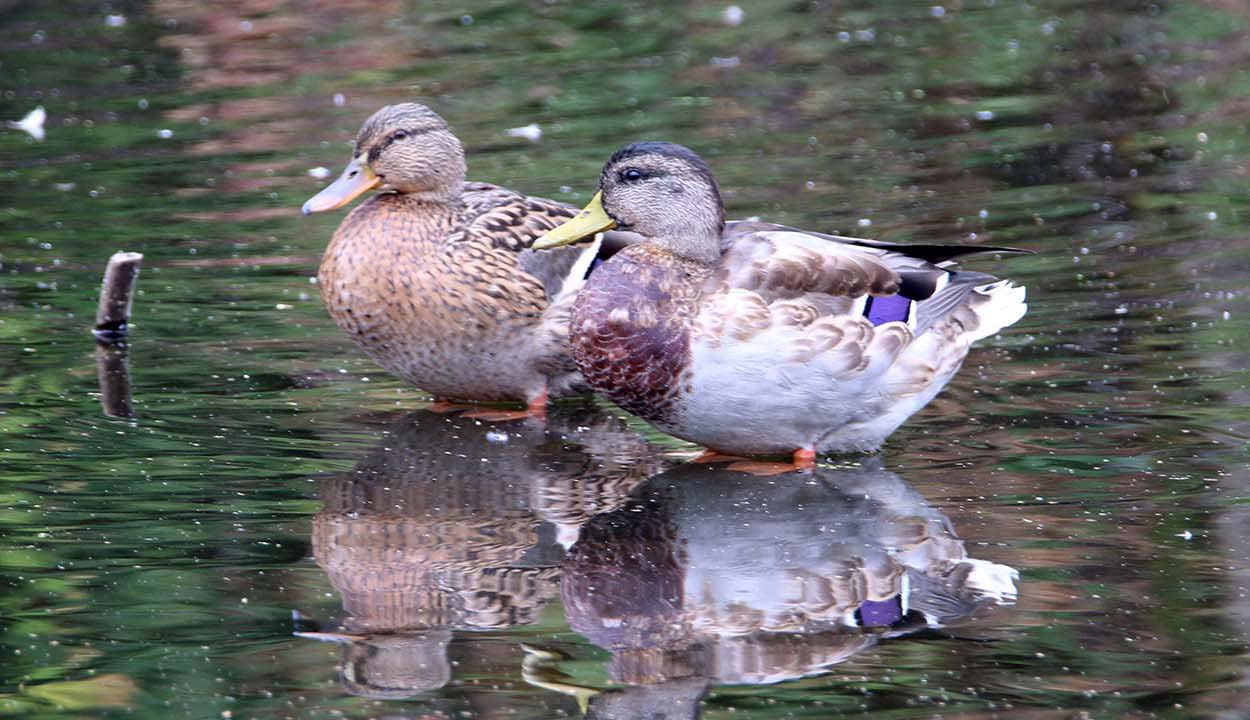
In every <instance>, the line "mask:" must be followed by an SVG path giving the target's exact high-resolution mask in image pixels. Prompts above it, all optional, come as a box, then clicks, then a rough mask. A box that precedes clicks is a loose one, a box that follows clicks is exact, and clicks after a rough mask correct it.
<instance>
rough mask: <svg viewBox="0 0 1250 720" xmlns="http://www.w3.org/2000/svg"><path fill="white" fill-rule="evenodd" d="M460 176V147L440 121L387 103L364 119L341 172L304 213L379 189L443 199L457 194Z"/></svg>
mask: <svg viewBox="0 0 1250 720" xmlns="http://www.w3.org/2000/svg"><path fill="white" fill-rule="evenodd" d="M464 176H465V167H464V149H463V148H462V147H461V145H460V141H459V140H458V139H456V136H455V135H453V134H452V132H451V129H450V128H449V127H447V123H446V122H444V121H443V119H442V118H441V117H439V116H438V115H437V114H436V113H435V112H434V111H433V110H431V109H429V108H427V107H426V106H424V105H419V104H417V103H401V104H399V105H387V106H386V107H384V108H382V109H381V110H378V111H377V112H375V113H374V114H373V115H372V116H370V117H369V119H368V120H365V123H364V125H362V126H361V127H360V132H359V133H357V134H356V146H355V149H354V150H353V151H352V159H351V161H349V162H348V163H347V167H346V168H345V169H344V170H343V174H342V175H340V176H339V178H338V179H337V180H335V181H334V182H333V183H331V184H330V185H329V186H327V187H326V188H325V189H324V190H322V191H321V192H320V193H318V194H317V195H315V196H314V197H313V198H312V199H310V200H309V201H308V202H306V203H305V204H304V213H305V214H307V213H311V212H319V211H322V210H333V209H335V208H340V207H342V206H344V205H346V204H347V203H349V202H351V201H352V200H353V199H355V198H356V197H357V196H359V195H361V194H362V193H365V192H367V191H369V190H371V189H373V188H375V187H380V186H386V187H389V188H391V189H394V190H396V191H398V192H401V193H407V194H411V195H415V196H418V197H421V198H422V199H427V200H434V201H447V200H451V199H454V198H456V197H458V196H459V195H460V192H461V189H462V187H463V184H464Z"/></svg>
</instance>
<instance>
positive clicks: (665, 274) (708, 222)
mask: <svg viewBox="0 0 1250 720" xmlns="http://www.w3.org/2000/svg"><path fill="white" fill-rule="evenodd" d="M609 228H621V229H625V230H633V231H635V232H637V233H638V234H640V235H642V236H643V237H644V238H646V240H645V242H642V243H639V244H635V245H631V246H630V247H627V248H625V249H624V250H622V251H621V252H619V253H617V254H616V255H615V256H613V257H612V259H610V260H608V261H607V262H606V263H604V265H603V266H602V267H600V268H598V269H597V270H596V271H595V274H594V275H593V276H591V277H590V279H589V280H588V281H587V282H586V285H585V287H584V288H583V289H582V291H581V293H580V295H579V297H578V299H577V303H576V306H575V307H574V310H573V315H572V320H571V322H570V334H571V336H572V347H573V356H574V358H575V359H576V360H577V365H578V367H579V368H580V369H581V371H582V374H583V375H584V376H585V377H586V379H587V381H588V382H589V383H590V385H591V387H592V388H594V389H595V390H596V391H598V392H600V393H602V394H604V395H606V396H607V397H608V398H609V399H611V400H612V401H613V402H615V403H617V404H618V405H620V406H621V407H623V408H625V409H626V410H629V411H631V412H633V413H635V414H637V415H639V416H641V417H642V418H644V419H646V420H648V421H650V422H651V423H652V424H654V425H655V426H656V427H658V428H660V429H661V430H663V431H665V432H667V433H670V434H672V435H675V436H677V437H680V438H683V439H686V440H690V441H692V442H696V443H699V444H701V445H706V446H707V447H709V448H712V449H714V450H717V451H721V452H725V453H731V454H735V455H780V454H793V456H794V461H795V464H800V465H807V464H810V463H811V462H812V460H813V459H814V457H815V455H816V453H818V452H825V451H871V450H875V449H877V448H878V447H879V446H880V445H881V443H882V442H884V441H885V439H886V437H888V436H889V435H890V433H892V432H893V431H894V430H895V429H896V428H897V427H898V426H899V425H900V424H902V422H903V421H904V420H906V419H907V418H908V417H909V416H911V415H912V414H913V413H915V412H916V411H917V410H919V409H920V408H922V407H924V405H925V404H926V403H927V402H929V400H931V399H932V398H933V396H934V395H936V394H937V393H938V391H939V390H941V389H942V387H943V386H944V385H945V384H946V383H947V381H949V380H950V379H951V377H953V376H954V374H955V372H956V371H957V370H958V369H959V366H960V364H961V363H962V362H963V359H964V357H965V356H966V355H967V354H968V348H969V347H970V346H971V345H972V343H973V342H974V341H976V340H978V339H980V338H984V337H987V336H989V335H992V334H994V333H996V332H998V331H999V330H1000V329H1001V328H1004V327H1006V326H1008V325H1011V324H1012V323H1014V322H1015V321H1016V320H1018V319H1020V317H1021V316H1022V315H1023V314H1024V311H1025V303H1024V288H1022V287H1017V286H1015V285H1012V284H1011V283H1010V282H1009V281H1005V280H1003V281H1000V280H997V279H996V278H994V277H992V276H989V275H985V274H982V273H974V272H967V271H957V270H955V269H953V268H951V267H950V263H949V261H950V260H951V259H952V258H955V257H958V256H960V255H966V254H968V253H975V252H983V251H986V250H1003V248H988V247H984V246H982V247H960V246H944V245H896V244H892V243H884V242H879V241H873V240H861V239H856V238H843V237H835V236H831V235H823V234H821V233H812V232H807V231H804V230H796V229H794V228H788V227H784V226H781V225H772V224H769V223H762V222H732V223H728V224H727V223H726V222H725V216H724V208H723V205H722V203H721V198H720V192H719V190H718V189H717V185H716V180H715V179H714V178H713V177H712V173H711V170H709V169H708V166H707V163H705V162H704V161H703V159H702V158H700V157H699V156H698V155H697V154H695V153H694V152H693V151H691V150H689V149H688V148H685V147H682V146H680V145H674V144H672V143H660V142H649V143H638V144H635V145H630V146H628V147H625V148H622V149H621V150H619V151H617V152H616V154H614V155H613V156H612V157H611V158H610V159H609V160H608V163H607V165H605V166H604V169H603V173H602V174H601V175H600V177H599V192H598V193H596V195H595V196H594V198H593V199H592V200H591V202H590V204H589V205H588V206H587V207H586V209H585V210H583V211H582V213H580V214H579V215H578V217H577V218H576V219H575V220H573V221H571V222H569V223H566V224H565V225H563V226H561V227H560V228H558V229H556V230H554V231H552V232H550V233H548V234H547V235H546V236H544V237H543V238H542V239H540V240H539V241H537V242H536V243H534V245H533V247H534V248H535V249H539V248H546V247H558V246H560V245H562V244H564V243H568V242H573V241H576V240H578V239H580V238H583V237H586V236H588V235H591V234H593V233H595V232H601V231H603V230H605V229H609Z"/></svg>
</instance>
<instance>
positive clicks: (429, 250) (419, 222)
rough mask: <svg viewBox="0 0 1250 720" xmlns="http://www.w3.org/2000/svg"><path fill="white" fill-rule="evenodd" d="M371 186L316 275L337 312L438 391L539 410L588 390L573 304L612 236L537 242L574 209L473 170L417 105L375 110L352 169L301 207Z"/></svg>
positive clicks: (379, 355) (371, 344) (368, 342)
mask: <svg viewBox="0 0 1250 720" xmlns="http://www.w3.org/2000/svg"><path fill="white" fill-rule="evenodd" d="M374 188H381V189H382V190H383V192H380V193H378V194H376V195H374V196H373V197H371V198H369V199H368V200H366V201H365V202H363V203H361V204H360V206H359V207H357V208H356V209H355V210H353V211H352V212H351V213H350V214H349V215H348V216H347V218H346V219H344V220H343V222H342V224H341V225H339V228H338V230H337V231H336V232H335V233H334V238H333V239H332V240H331V241H330V245H329V247H327V248H326V252H325V256H324V257H323V258H322V261H321V270H320V272H319V274H318V278H319V281H320V286H321V297H322V300H323V301H324V302H325V305H326V308H327V309H328V310H329V312H330V315H331V317H333V318H334V321H335V322H336V323H338V326H339V327H340V328H342V329H343V330H344V331H345V332H347V333H348V334H349V335H351V337H352V339H353V340H355V341H356V344H357V345H359V346H360V347H361V349H362V350H364V351H365V353H367V354H368V355H369V357H371V358H373V360H374V361H375V362H377V364H378V365H381V366H382V367H383V368H384V369H385V370H386V371H387V372H390V373H391V374H393V375H396V376H398V377H400V378H403V379H404V380H406V381H408V382H410V383H412V384H414V385H416V386H418V387H420V388H422V389H424V390H426V391H427V392H430V393H432V394H433V395H434V396H435V397H436V399H438V400H445V401H465V400H470V401H474V400H476V401H490V402H495V401H516V400H521V401H524V402H526V403H527V404H528V406H529V410H530V412H535V413H541V412H542V410H543V408H544V407H545V404H546V400H547V397H548V395H549V394H550V395H553V396H555V395H563V394H571V393H577V392H585V386H584V384H583V383H582V381H581V377H580V375H579V374H578V372H577V369H576V367H575V366H574V364H573V361H572V359H571V358H570V357H569V353H568V311H569V308H570V306H571V303H572V300H573V298H574V297H575V295H576V293H577V289H578V288H579V287H580V286H581V284H582V280H583V278H584V277H585V276H586V274H587V272H588V270H589V268H590V265H591V263H592V262H593V261H594V259H595V256H596V253H597V252H599V251H600V245H601V243H602V239H601V238H600V239H596V240H593V241H592V242H589V243H583V244H581V245H578V246H577V247H576V248H573V249H571V252H568V253H564V254H562V255H558V256H557V255H547V254H546V253H535V252H533V251H531V250H529V249H528V248H529V246H530V244H531V243H532V242H533V240H534V238H536V237H538V236H539V235H541V234H542V233H543V232H545V231H547V230H550V229H552V228H554V227H556V226H557V225H559V224H560V223H561V222H563V221H564V220H566V219H568V218H571V217H573V215H574V213H575V212H576V209H575V208H571V207H569V206H566V205H564V204H562V203H558V202H555V201H552V200H545V199H543V198H535V197H527V196H525V195H522V194H520V193H516V192H513V191H511V190H508V189H506V188H501V187H498V186H495V185H489V184H486V183H476V182H465V161H464V150H463V149H462V148H461V145H460V141H459V140H457V139H456V136H455V135H454V134H452V132H451V130H450V128H448V126H447V123H446V122H444V121H443V119H442V118H441V117H439V116H438V115H437V114H435V113H434V112H433V111H432V110H430V109H429V108H427V107H425V106H423V105H418V104H416V103H403V104H399V105H390V106H387V107H384V108H382V109H381V110H378V111H377V112H376V113H374V114H373V115H372V116H371V117H370V118H369V119H368V120H366V121H365V123H364V125H363V126H362V127H361V128H360V132H359V134H358V135H357V136H356V145H355V149H354V150H353V152H352V159H351V161H350V162H348V164H347V167H346V169H344V170H343V173H342V175H340V176H339V178H338V179H337V180H335V181H334V182H333V183H332V184H330V185H329V186H327V187H326V188H325V189H324V190H322V191H321V192H319V193H317V195H315V196H314V197H313V198H311V199H310V200H309V201H308V202H307V203H305V204H304V208H303V210H304V213H305V214H307V213H313V212H321V211H325V210H333V209H336V208H340V207H342V206H344V205H346V204H347V203H349V202H351V201H352V200H353V199H355V198H356V197H358V196H359V195H361V194H363V193H365V192H368V191H369V190H372V189H374Z"/></svg>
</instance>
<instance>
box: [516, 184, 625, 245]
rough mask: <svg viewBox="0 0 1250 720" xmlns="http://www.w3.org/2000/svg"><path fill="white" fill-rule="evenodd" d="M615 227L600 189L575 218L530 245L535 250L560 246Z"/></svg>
mask: <svg viewBox="0 0 1250 720" xmlns="http://www.w3.org/2000/svg"><path fill="white" fill-rule="evenodd" d="M614 227H616V221H615V220H613V219H612V217H611V216H610V215H608V211H607V210H604V209H603V191H599V192H597V193H595V196H594V197H592V198H591V199H590V202H589V203H588V204H587V205H586V207H584V208H582V211H581V212H579V213H577V215H576V216H575V217H573V219H571V220H568V221H567V222H565V223H564V224H562V225H560V226H558V227H555V228H553V229H551V230H550V231H548V232H547V234H546V235H543V236H542V237H540V238H538V239H537V240H535V241H534V244H533V245H531V246H530V247H532V248H534V249H535V250H546V249H547V248H553V247H560V246H561V245H568V244H569V243H573V242H577V241H578V240H581V239H582V238H584V237H587V236H588V235H594V234H595V233H597V232H603V231H604V230H611V229H612V228H614Z"/></svg>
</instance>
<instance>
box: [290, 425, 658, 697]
mask: <svg viewBox="0 0 1250 720" xmlns="http://www.w3.org/2000/svg"><path fill="white" fill-rule="evenodd" d="M660 468H661V465H660V461H659V455H658V452H657V451H656V450H654V449H653V448H652V447H651V446H649V445H648V444H647V442H646V441H645V440H643V439H642V437H641V436H640V435H638V434H637V433H635V432H633V431H631V430H628V429H627V428H626V427H625V425H624V423H623V422H622V421H620V420H619V419H617V418H615V417H610V416H607V415H604V414H601V413H599V412H598V411H595V410H591V409H588V408H585V407H555V408H551V409H549V415H548V420H547V423H546V425H545V427H540V426H539V425H537V424H535V423H531V422H528V421H512V422H501V423H495V424H490V423H484V422H481V421H477V420H473V419H469V418H463V417H456V416H452V415H444V414H436V413H433V412H429V411H418V412H415V413H412V414H410V415H407V416H405V417H404V418H403V419H401V420H400V421H398V422H397V423H396V424H395V425H394V426H393V427H392V428H391V430H390V431H389V432H388V437H387V438H386V440H384V441H383V442H382V443H381V444H379V445H378V447H377V448H375V449H374V450H373V451H372V452H371V453H370V454H369V455H368V456H367V457H366V458H365V459H364V460H362V461H361V462H360V464H359V465H358V466H357V468H356V469H355V471H353V472H350V473H345V474H342V475H338V476H334V477H331V478H329V479H327V480H326V481H325V483H324V485H323V487H322V493H321V494H322V501H323V508H322V510H321V512H319V513H318V514H317V515H316V517H315V518H314V521H313V536H312V545H313V553H314V556H315V559H316V562H317V564H318V565H319V566H321V568H322V569H323V570H324V571H325V572H326V574H327V576H328V577H329V579H330V583H331V584H332V585H333V586H334V588H335V590H337V591H338V593H339V594H340V596H341V597H342V601H343V610H344V612H345V613H346V617H345V618H344V619H343V620H342V621H341V625H342V627H341V629H340V631H338V632H298V633H296V634H297V635H299V636H301V637H305V638H311V639H317V640H326V641H331V642H337V643H341V644H342V645H343V665H342V680H343V685H344V687H345V688H346V689H347V691H348V692H351V693H353V694H356V695H363V696H367V697H372V698H378V699H396V698H403V697H409V696H411V695H414V694H417V693H419V692H422V691H427V690H432V689H435V688H439V687H442V686H443V685H444V684H446V683H447V682H448V680H450V678H451V664H450V662H449V661H448V657H447V649H448V647H447V646H448V643H449V641H450V639H451V631H452V630H453V629H491V628H503V627H510V626H514V625H522V624H526V623H531V622H533V621H534V620H536V619H537V617H538V615H539V613H540V612H541V610H542V609H543V607H545V606H546V605H547V604H548V603H549V602H550V601H551V600H553V599H554V598H555V597H557V596H558V595H559V573H560V569H559V565H560V562H561V560H562V558H563V554H564V547H563V546H564V545H568V544H570V543H572V542H573V541H574V540H575V539H576V537H577V528H578V527H579V526H580V525H581V524H582V522H584V520H585V519H586V518H588V517H589V516H590V515H593V514H595V513H600V512H606V511H610V510H612V509H613V508H615V507H617V506H619V505H621V504H622V503H624V502H625V500H626V498H627V495H628V493H629V491H630V490H631V489H632V488H633V487H634V486H635V485H637V484H638V483H640V482H642V481H643V480H645V479H646V478H647V477H648V476H650V475H652V474H654V473H656V472H658V471H659V470H660Z"/></svg>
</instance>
